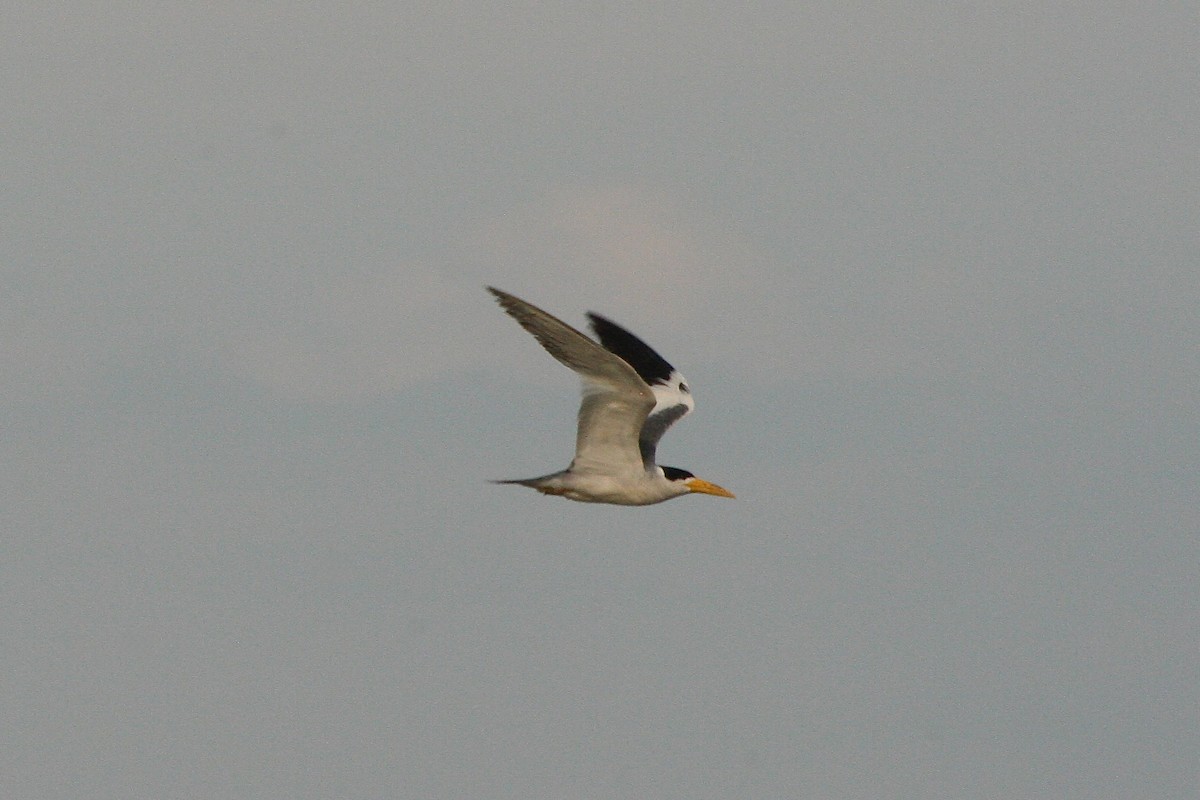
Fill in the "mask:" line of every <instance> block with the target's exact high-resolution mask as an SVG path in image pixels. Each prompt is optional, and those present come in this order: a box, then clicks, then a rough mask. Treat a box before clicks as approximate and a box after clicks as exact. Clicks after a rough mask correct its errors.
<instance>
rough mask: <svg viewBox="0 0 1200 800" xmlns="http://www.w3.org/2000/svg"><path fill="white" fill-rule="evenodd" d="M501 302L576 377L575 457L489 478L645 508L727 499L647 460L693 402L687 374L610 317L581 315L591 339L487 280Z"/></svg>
mask: <svg viewBox="0 0 1200 800" xmlns="http://www.w3.org/2000/svg"><path fill="white" fill-rule="evenodd" d="M487 290H488V291H489V292H491V293H492V295H493V296H494V297H495V298H496V300H497V302H499V304H500V306H501V308H503V309H504V310H505V311H506V312H508V314H509V316H511V317H512V318H513V319H515V320H516V321H517V322H518V323H519V324H520V325H521V327H522V328H524V329H525V330H527V331H528V332H529V333H531V334H533V336H534V338H535V339H537V340H538V342H539V343H541V345H542V347H544V348H545V349H546V351H547V352H548V353H550V355H552V356H554V357H555V358H556V359H558V361H560V362H561V363H562V364H564V365H565V366H567V367H570V368H571V369H572V370H574V371H575V372H576V373H578V374H579V377H580V378H581V379H582V383H583V386H582V393H583V400H582V403H581V404H580V406H579V422H578V430H577V433H576V438H575V457H574V459H572V461H571V464H570V466H568V467H567V468H566V469H565V470H562V471H560V472H552V473H550V474H548V475H542V476H540V477H537V478H524V479H519V480H499V481H493V482H494V483H500V484H518V485H521V486H528V487H530V488H533V489H537V490H538V491H539V492H541V493H542V494H546V495H557V496H560V497H565V498H567V499H569V500H577V501H579V502H583V503H611V504H614V505H624V506H645V505H651V504H653V503H661V502H663V501H664V500H670V499H671V498H674V497H682V496H683V495H685V494H709V495H715V496H717V497H733V496H734V495H733V493H732V492H730V491H729V490H728V489H724V488H722V487H720V486H718V485H716V484H715V483H709V482H708V481H706V480H701V479H700V478H697V477H696V476H695V475H693V474H692V473H691V472H688V471H687V470H685V469H679V468H678V467H663V466H659V465H658V464H656V463H655V453H656V451H657V449H658V441H659V439H661V438H662V435H663V434H664V433H666V432H667V429H668V428H670V427H671V426H672V425H673V424H674V423H675V422H676V421H678V420H679V419H680V418H682V417H683V416H684V415H686V414H688V413H689V412H690V411H691V410H692V409H693V408H695V405H696V403H695V400H694V399H693V398H692V391H691V388H690V387H689V386H688V382H687V380H686V379H685V378H684V377H683V375H681V374H680V373H679V371H678V370H677V369H675V368H674V367H672V366H671V365H670V364H669V363H667V361H666V359H664V358H663V357H662V356H660V355H659V354H658V353H656V352H654V350H652V349H651V348H650V346H649V345H647V344H646V343H645V342H643V341H642V340H641V339H639V338H638V337H636V336H634V335H633V334H632V333H630V332H629V331H627V330H625V329H624V328H622V327H621V326H620V325H618V324H617V323H615V322H613V321H612V320H610V319H608V318H607V317H603V316H601V315H599V314H597V313H595V312H589V313H588V314H587V317H588V321H589V322H590V323H591V329H592V331H593V333H595V334H596V338H597V339H599V342H597V341H595V340H593V339H591V338H589V337H588V336H586V335H585V334H583V333H580V332H579V331H577V330H576V329H575V328H572V327H571V326H570V325H568V324H567V323H565V322H563V321H562V320H560V319H558V318H557V317H554V316H552V315H550V314H548V313H546V312H545V311H543V310H542V309H540V308H538V307H537V306H535V305H533V304H531V303H527V302H526V301H524V300H522V299H521V298H519V297H516V296H514V295H511V294H509V293H508V292H503V291H501V290H499V289H497V288H495V287H492V286H488V287H487Z"/></svg>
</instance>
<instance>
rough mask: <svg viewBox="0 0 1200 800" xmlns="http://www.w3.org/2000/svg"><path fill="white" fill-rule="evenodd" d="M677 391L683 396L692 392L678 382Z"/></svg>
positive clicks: (685, 385)
mask: <svg viewBox="0 0 1200 800" xmlns="http://www.w3.org/2000/svg"><path fill="white" fill-rule="evenodd" d="M679 391H681V392H683V393H684V394H691V391H692V390H691V389H689V388H688V385H687V384H686V383H683V382H680V384H679Z"/></svg>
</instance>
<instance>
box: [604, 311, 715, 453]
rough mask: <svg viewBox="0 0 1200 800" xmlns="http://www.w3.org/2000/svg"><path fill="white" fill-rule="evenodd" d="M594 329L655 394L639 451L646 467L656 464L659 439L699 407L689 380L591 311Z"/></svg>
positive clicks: (605, 343)
mask: <svg viewBox="0 0 1200 800" xmlns="http://www.w3.org/2000/svg"><path fill="white" fill-rule="evenodd" d="M587 316H588V320H589V321H590V322H591V324H592V330H593V331H594V332H595V333H596V336H597V337H598V338H599V339H600V343H601V344H602V345H604V348H605V349H606V350H608V351H609V352H611V353H612V354H614V355H616V356H619V357H620V358H621V360H622V361H624V362H625V363H627V364H629V365H630V366H631V367H633V369H634V370H635V371H636V372H637V374H638V376H639V377H640V378H641V379H642V380H643V381H645V382H646V384H647V385H649V387H650V390H651V391H652V392H654V408H653V409H651V411H650V413H649V415H647V417H646V422H645V424H643V425H642V430H641V433H640V434H639V436H638V448H639V450H640V451H641V454H642V461H643V463H644V464H645V465H646V467H651V466H653V464H654V457H655V451H656V450H657V448H658V440H659V439H661V438H662V437H663V434H664V433H666V432H667V429H668V428H670V427H671V426H672V425H674V424H675V422H676V421H677V420H679V419H680V418H682V417H683V416H685V415H686V414H688V413H689V412H691V410H692V409H693V408H695V407H696V401H695V400H694V399H693V398H692V391H691V388H690V387H689V386H688V383H687V379H686V378H684V377H683V375H682V374H681V373H680V372H679V370H677V369H675V368H674V367H672V366H671V365H670V364H669V363H667V360H666V359H665V358H663V357H662V356H660V355H659V354H658V353H656V352H654V350H653V348H651V347H650V345H648V344H646V343H645V342H643V341H642V340H641V339H639V338H638V337H636V336H634V335H633V334H632V333H630V332H629V331H627V330H625V329H624V328H622V327H621V326H620V325H618V324H617V323H615V322H613V321H612V320H610V319H608V318H606V317H602V316H600V315H599V314H596V313H592V312H589V313H588V315H587Z"/></svg>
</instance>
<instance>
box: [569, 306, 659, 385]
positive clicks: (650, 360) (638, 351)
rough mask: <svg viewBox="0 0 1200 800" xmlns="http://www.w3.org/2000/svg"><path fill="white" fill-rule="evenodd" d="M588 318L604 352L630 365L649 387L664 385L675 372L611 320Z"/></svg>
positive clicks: (596, 317)
mask: <svg viewBox="0 0 1200 800" xmlns="http://www.w3.org/2000/svg"><path fill="white" fill-rule="evenodd" d="M587 318H588V321H589V322H590V323H591V326H592V331H593V332H594V333H595V334H596V337H597V338H598V339H600V344H602V345H603V346H604V349H605V350H607V351H608V352H610V353H613V354H614V355H616V356H619V357H620V358H621V359H623V360H624V361H625V362H627V363H628V364H629V366H631V367H633V368H634V370H635V371H636V372H637V374H638V376H639V377H640V378H641V379H642V380H644V381H645V382H646V383H648V384H652V385H653V384H656V383H662V384H665V383H666V382H667V381H668V379H669V378H670V377H671V373H672V372H674V371H675V368H674V367H672V366H671V365H670V364H669V363H668V362H667V360H666V359H665V358H663V357H662V356H660V355H659V354H658V353H656V352H654V349H653V348H652V347H650V345H648V344H646V343H645V342H643V341H642V340H641V339H639V338H638V337H636V336H634V335H633V334H632V333H630V332H629V331H627V330H625V329H624V328H622V327H621V326H620V325H618V324H617V323H615V322H613V321H612V320H611V319H608V318H607V317H604V316H602V315H600V314H597V313H596V312H594V311H589V312H588V313H587Z"/></svg>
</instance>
